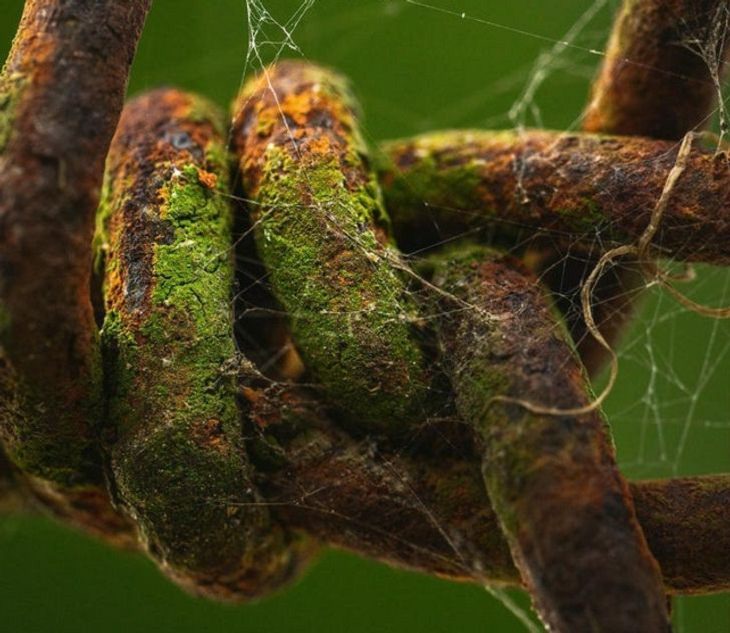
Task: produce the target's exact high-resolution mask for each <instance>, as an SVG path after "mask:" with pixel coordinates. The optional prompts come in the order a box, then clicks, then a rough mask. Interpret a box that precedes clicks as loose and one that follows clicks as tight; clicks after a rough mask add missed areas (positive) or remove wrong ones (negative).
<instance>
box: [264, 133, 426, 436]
mask: <svg viewBox="0 0 730 633" xmlns="http://www.w3.org/2000/svg"><path fill="white" fill-rule="evenodd" d="M376 192H377V189H376V187H375V185H374V183H373V182H367V183H365V184H363V185H361V186H360V187H359V188H358V189H356V190H355V191H348V190H347V189H346V188H345V187H344V186H343V175H342V172H341V166H340V163H339V161H338V160H336V159H335V158H331V159H325V158H323V157H314V158H308V159H305V161H304V164H302V163H301V162H297V161H295V160H294V159H293V158H292V157H291V156H290V155H289V154H288V152H287V150H286V149H283V148H281V147H277V146H271V147H269V148H268V150H267V154H266V162H265V167H264V173H263V176H262V180H261V184H260V186H259V193H258V200H257V202H258V203H259V204H258V205H257V209H258V211H257V212H256V213H257V219H258V222H257V225H256V237H257V243H258V247H259V253H260V255H261V258H262V260H263V261H264V263H265V264H266V266H267V268H268V269H269V271H270V275H271V281H272V284H273V287H274V291H275V294H276V296H277V298H278V299H279V301H280V302H281V303H282V304H283V306H284V307H285V309H286V310H287V312H288V313H289V315H290V317H291V323H292V331H293V334H294V338H295V340H296V342H297V345H298V346H299V348H300V350H301V351H302V354H303V356H304V357H305V360H306V362H307V365H308V367H310V368H311V369H312V370H313V371H314V373H315V374H316V376H317V378H318V379H319V380H320V381H321V382H322V384H323V385H324V386H325V388H326V389H327V392H328V394H329V395H330V397H331V398H332V399H333V400H334V401H335V402H339V403H346V407H347V410H348V413H349V415H350V417H351V418H352V419H353V420H357V423H358V424H360V425H362V426H363V427H365V428H367V427H371V428H372V427H374V428H386V427H388V426H390V427H391V428H395V426H394V425H398V424H401V425H402V424H405V423H407V421H408V419H409V418H412V417H413V415H414V413H415V412H416V411H418V410H419V407H420V406H421V405H422V402H423V397H424V394H425V391H426V387H425V384H424V382H423V374H422V370H421V362H422V359H421V352H420V350H419V348H418V346H417V344H416V342H415V341H414V339H413V337H412V333H411V329H410V325H409V323H410V322H411V321H412V320H413V319H414V318H415V308H414V306H413V305H412V304H411V303H410V302H409V301H408V300H407V298H406V296H405V283H404V282H403V280H402V279H401V278H400V277H399V276H398V274H397V273H396V271H395V270H394V268H393V266H392V263H390V262H389V261H387V257H396V254H395V253H390V254H389V253H388V252H387V250H386V248H384V247H382V246H381V245H379V244H378V241H377V239H376V236H375V233H374V225H375V222H376V219H380V220H381V221H382V220H383V219H384V218H386V215H385V211H384V210H383V208H382V205H381V203H380V201H379V199H378V197H377V195H376Z"/></svg>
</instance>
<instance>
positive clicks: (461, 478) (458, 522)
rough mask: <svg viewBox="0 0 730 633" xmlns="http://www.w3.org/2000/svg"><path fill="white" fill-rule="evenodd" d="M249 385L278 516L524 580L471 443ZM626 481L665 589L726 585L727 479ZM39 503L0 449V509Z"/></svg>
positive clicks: (361, 546)
mask: <svg viewBox="0 0 730 633" xmlns="http://www.w3.org/2000/svg"><path fill="white" fill-rule="evenodd" d="M244 392H245V393H246V398H245V399H246V401H247V402H248V406H247V412H248V415H249V419H250V420H251V422H252V423H253V427H254V428H253V429H252V431H253V432H252V433H251V437H252V440H251V442H250V445H249V451H250V454H251V460H252V462H253V464H254V465H255V466H256V472H255V481H256V483H257V484H258V486H259V488H260V490H261V493H262V495H263V497H264V499H265V501H266V502H269V503H270V504H271V509H272V512H273V513H274V515H275V516H276V518H277V519H278V520H280V521H281V522H282V523H283V524H284V525H286V526H288V527H289V528H291V529H295V530H300V531H302V532H304V533H306V534H309V535H310V536H311V537H312V538H314V539H316V540H317V541H319V542H321V543H323V544H329V545H331V546H333V547H338V548H344V549H347V550H350V551H352V552H355V553H357V554H360V555H362V556H366V557H368V558H373V559H376V560H380V561H382V562H384V563H387V564H389V565H395V566H397V567H404V568H407V569H411V570H414V571H420V572H422V573H426V574H432V575H436V576H440V577H443V578H449V579H452V580H457V581H464V582H479V583H488V584H492V585H494V584H496V585H499V584H505V585H510V586H516V585H519V584H520V578H519V573H518V571H517V569H516V568H515V567H514V564H513V563H512V556H511V554H510V552H509V548H508V546H507V543H506V541H505V540H504V537H503V536H502V532H501V529H500V527H499V524H498V522H497V517H496V515H495V514H494V511H493V510H492V507H491V505H490V503H489V499H488V497H487V493H486V490H485V489H484V482H483V479H482V473H481V467H480V465H479V459H478V457H477V455H476V454H475V453H474V450H473V449H468V448H465V447H463V446H459V447H458V448H457V449H455V448H454V447H453V446H451V445H447V446H446V447H444V450H443V451H438V452H427V453H426V454H424V455H412V454H410V453H408V452H405V451H403V450H402V449H399V448H392V447H389V446H387V445H380V444H378V443H374V442H363V441H361V440H356V439H353V438H352V436H350V435H349V434H347V433H346V432H344V431H343V430H341V429H338V428H337V427H336V426H335V425H333V424H332V423H331V422H330V421H328V419H327V416H326V414H325V410H324V408H323V407H322V405H321V404H318V403H317V401H316V399H314V398H313V397H312V394H310V393H306V392H303V391H300V390H298V389H295V388H291V387H282V386H281V385H279V386H276V387H272V386H268V387H265V388H262V387H260V386H259V387H251V386H250V385H247V386H245V387H244ZM458 424H459V422H458V421H457V420H443V421H442V425H441V426H442V427H443V426H444V425H446V426H450V425H458ZM457 428H458V427H457ZM630 488H631V494H632V495H633V497H634V502H635V505H636V512H637V515H638V517H639V520H640V522H641V526H642V529H643V531H644V533H645V534H646V537H647V540H648V541H649V546H650V549H651V550H652V553H653V554H654V555H655V557H656V558H657V560H658V561H659V564H660V566H661V568H662V576H663V580H664V585H665V588H666V590H667V592H669V593H675V594H702V593H712V592H717V591H727V590H730V571H729V570H730V560H728V556H730V533H729V532H728V530H725V529H723V526H724V525H726V524H727V510H728V508H730V500H729V499H728V494H729V493H728V490H730V477H728V475H718V476H708V477H687V478H676V479H672V480H659V481H640V482H634V483H632V484H630ZM35 507H36V506H34V505H33V503H32V500H31V499H28V498H27V496H25V490H24V489H23V488H22V485H21V484H19V481H18V480H17V479H16V478H14V477H13V473H12V471H11V470H9V464H7V462H3V460H2V454H0V514H6V513H8V512H28V511H32V510H33V508H35ZM127 530H128V531H127V532H126V533H125V532H121V533H116V534H115V533H114V532H112V531H109V532H107V533H102V534H99V533H98V532H97V533H96V535H97V536H101V537H102V538H104V539H105V540H106V541H107V542H109V543H112V544H114V545H117V546H119V545H122V546H125V547H135V546H137V547H138V546H139V542H138V540H137V536H136V533H135V532H134V530H133V528H132V525H131V524H128V528H127Z"/></svg>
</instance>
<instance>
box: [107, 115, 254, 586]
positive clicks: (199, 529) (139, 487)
mask: <svg viewBox="0 0 730 633" xmlns="http://www.w3.org/2000/svg"><path fill="white" fill-rule="evenodd" d="M201 116H202V115H201ZM201 164H202V165H204V168H205V169H206V170H209V171H210V172H211V173H213V174H215V175H216V176H217V178H218V181H217V184H216V186H215V188H214V189H210V188H209V185H208V186H206V184H204V183H203V182H201V180H200V178H199V173H200V172H199V169H201V168H202V167H201V168H199V167H198V166H196V165H194V164H187V165H180V164H177V165H169V164H159V165H157V166H156V169H155V172H156V173H166V174H170V177H169V179H168V180H166V181H164V182H163V183H162V185H161V189H160V190H159V191H158V192H157V194H156V196H155V198H156V200H161V201H163V202H162V203H161V204H159V206H156V207H153V206H150V207H148V208H147V210H146V211H145V213H146V214H150V213H154V214H155V215H156V216H157V217H156V218H155V219H154V220H150V221H155V222H158V221H160V222H164V224H165V227H166V231H165V236H164V237H163V238H160V239H158V241H157V242H155V243H154V244H150V245H149V247H150V248H151V249H152V257H151V269H150V270H149V271H148V272H145V273H142V274H143V275H146V276H148V277H149V280H148V281H149V283H150V290H149V294H148V296H147V297H146V299H145V304H144V306H143V307H141V308H136V309H134V310H132V311H131V312H127V311H126V307H125V304H124V302H123V301H121V302H120V301H119V299H118V298H117V300H116V301H117V303H114V302H113V301H111V299H112V298H111V297H109V298H108V301H111V303H110V304H109V307H108V311H107V314H106V318H105V322H104V328H103V331H102V336H103V341H104V349H105V358H106V363H107V385H108V391H109V415H108V418H109V420H110V423H111V424H112V425H114V426H115V427H116V434H117V440H116V442H115V443H114V444H113V445H112V447H111V449H112V466H113V469H114V473H115V476H116V483H117V486H118V488H119V492H120V495H121V497H122V499H123V501H124V503H125V504H126V505H127V506H128V508H129V510H130V512H131V513H132V514H134V515H135V516H136V518H137V519H138V521H139V523H140V525H141V529H142V530H143V532H144V534H145V537H146V540H147V541H148V543H149V544H150V548H151V550H152V551H153V553H154V554H155V555H156V556H158V557H160V558H161V559H163V560H164V561H165V562H166V564H168V565H171V566H172V567H173V568H175V569H177V570H189V571H192V572H196V573H197V572H199V571H201V570H214V569H217V570H223V569H227V568H234V567H237V566H238V565H239V564H240V563H241V560H242V556H244V554H245V552H246V551H247V549H248V548H249V547H250V546H251V531H256V530H255V529H254V528H255V527H256V526H259V527H260V528H261V529H260V531H261V532H263V531H265V524H266V522H267V520H268V519H267V518H266V517H267V515H266V513H265V512H264V511H263V510H260V509H259V508H257V507H256V506H255V504H252V503H251V502H252V501H254V500H255V498H254V493H253V492H252V486H251V482H250V474H249V471H248V466H247V461H246V458H245V453H244V447H243V440H242V436H241V428H240V420H239V413H238V410H237V406H236V384H235V376H234V375H233V374H232V372H231V371H230V367H231V366H232V364H235V359H236V354H237V353H236V349H235V344H234V340H233V317H232V311H231V296H230V293H231V288H232V287H233V257H232V249H231V242H232V235H231V231H232V229H231V226H232V217H231V209H230V207H229V205H228V204H227V201H226V198H224V197H223V196H221V195H219V193H220V192H221V191H224V190H225V189H226V187H227V179H226V177H225V174H226V169H227V165H226V159H225V151H224V150H223V149H222V144H221V143H219V142H212V143H211V144H210V145H209V146H208V147H207V148H206V155H205V158H204V161H202V163H201ZM137 177H138V178H144V177H146V176H145V175H144V174H139V175H137ZM130 185H131V183H130V182H129V181H123V180H120V181H118V182H112V181H111V179H107V182H106V185H105V186H106V189H105V193H104V201H103V203H102V205H101V207H100V215H99V227H98V230H97V244H104V243H105V242H107V241H109V240H111V241H113V242H114V243H113V248H112V249H111V252H112V253H113V255H114V257H113V258H111V259H109V261H107V262H106V270H107V275H110V274H117V273H118V271H120V269H123V270H122V271H121V272H122V273H123V274H129V271H128V270H126V269H124V266H125V265H126V264H125V263H124V261H125V260H123V253H122V252H120V251H122V250H123V248H124V241H123V236H121V235H109V234H108V227H109V224H110V220H111V218H112V216H113V215H114V214H115V213H119V212H121V209H123V208H124V207H125V204H126V203H127V199H126V198H125V196H126V195H131V194H128V193H127V192H128V191H131V190H132V189H133V188H132V187H130ZM145 217H146V216H145ZM143 221H147V220H143ZM122 230H124V229H122ZM128 281H129V280H124V283H127V282H128ZM106 292H107V293H109V292H111V289H110V288H107V289H106ZM117 292H119V289H117Z"/></svg>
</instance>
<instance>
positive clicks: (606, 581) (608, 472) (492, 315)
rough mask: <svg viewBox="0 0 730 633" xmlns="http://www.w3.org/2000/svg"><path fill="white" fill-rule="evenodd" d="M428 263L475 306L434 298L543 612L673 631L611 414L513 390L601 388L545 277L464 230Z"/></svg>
mask: <svg viewBox="0 0 730 633" xmlns="http://www.w3.org/2000/svg"><path fill="white" fill-rule="evenodd" d="M423 267H424V270H426V271H429V269H430V273H431V275H432V277H433V280H434V283H436V284H437V285H439V286H440V287H441V288H442V289H443V290H445V291H447V292H450V293H453V294H454V296H455V297H457V298H458V299H460V300H461V301H462V302H465V303H467V304H469V305H470V306H472V308H471V309H468V310H459V311H457V312H455V313H454V312H453V310H452V311H449V310H448V307H449V306H448V304H447V303H445V300H444V299H443V297H442V298H441V299H440V301H439V302H437V304H436V305H431V306H430V307H431V309H432V310H434V309H435V310H437V313H440V314H442V315H443V316H441V317H440V318H439V321H438V326H437V327H438V329H439V342H440V345H441V348H442V353H443V363H444V367H445V369H446V372H447V375H448V376H449V378H450V379H451V381H452V384H453V388H454V393H455V398H456V407H457V411H458V413H459V415H460V416H461V417H462V418H463V419H464V420H465V421H466V422H467V423H469V424H471V425H472V427H473V428H474V429H475V431H476V433H477V436H478V438H479V439H480V441H481V446H482V452H483V461H482V471H483V474H484V481H485V484H486V488H487V491H488V493H489V497H490V500H491V502H492V506H493V508H494V510H495V513H496V515H497V517H498V518H499V522H500V525H501V528H502V530H503V532H504V534H505V536H506V538H507V541H508V543H509V545H510V550H511V552H512V556H513V559H514V561H515V564H516V565H517V567H518V569H519V570H520V573H521V576H522V580H523V582H524V583H525V585H526V586H527V588H528V589H529V591H530V594H531V596H532V598H533V601H534V603H535V606H536V608H537V610H538V613H539V614H540V616H541V618H542V619H543V620H544V622H545V623H546V624H547V625H548V626H549V628H550V629H551V630H555V631H566V632H567V631H589V630H605V631H616V632H621V631H623V632H626V633H628V632H629V631H636V630H640V631H653V632H666V631H668V630H669V617H668V614H667V608H666V601H665V598H664V588H663V585H662V582H661V574H660V570H659V567H658V565H657V563H656V561H655V560H654V558H653V557H652V555H651V553H650V551H649V548H648V546H647V542H646V540H645V537H644V535H643V533H642V532H641V529H640V527H639V523H638V521H637V518H636V515H635V512H634V508H633V503H632V500H631V496H630V493H629V489H628V486H627V484H626V482H625V481H624V480H623V478H622V477H621V475H620V473H619V470H618V467H617V466H616V462H615V455H614V450H613V446H612V445H611V442H610V439H609V435H608V432H607V428H606V424H605V421H604V420H603V418H602V416H601V415H600V414H599V413H597V412H595V411H593V412H590V413H588V414H586V415H581V416H573V415H554V416H553V415H538V414H534V413H531V412H530V411H528V410H526V409H524V408H523V407H522V406H521V405H519V404H516V403H515V402H514V399H516V398H522V399H525V398H527V399H529V400H530V401H532V402H538V403H539V404H540V405H541V406H544V407H553V408H556V409H572V408H576V407H582V406H585V405H586V404H587V403H588V402H589V400H590V391H589V388H588V387H587V380H586V377H585V375H584V371H583V368H582V365H581V364H580V361H579V360H578V358H577V357H576V355H575V353H574V352H573V349H572V345H571V342H570V339H569V336H568V334H567V332H565V331H564V330H563V328H562V327H561V325H560V323H559V321H558V320H557V319H555V317H554V316H553V314H552V306H551V304H550V302H549V301H548V300H547V298H546V297H545V296H544V295H543V291H542V289H541V287H540V284H539V283H538V281H537V280H536V279H535V278H534V277H530V276H528V275H525V274H524V273H523V272H522V271H520V267H519V264H518V263H517V262H516V260H514V259H513V258H510V257H505V256H503V255H501V254H500V253H499V252H496V251H491V250H489V249H487V248H483V247H479V246H473V245H469V244H463V243H462V244H460V245H458V246H455V247H452V248H451V249H450V250H449V251H447V252H445V253H441V254H439V255H434V256H432V257H430V258H428V259H427V260H426V261H425V262H424V264H423ZM427 305H428V303H427ZM558 376H559V377H560V379H559V380H556V377H558ZM499 398H506V400H505V399H502V400H500V399H499ZM618 605H621V607H620V608H617V606H618Z"/></svg>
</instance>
